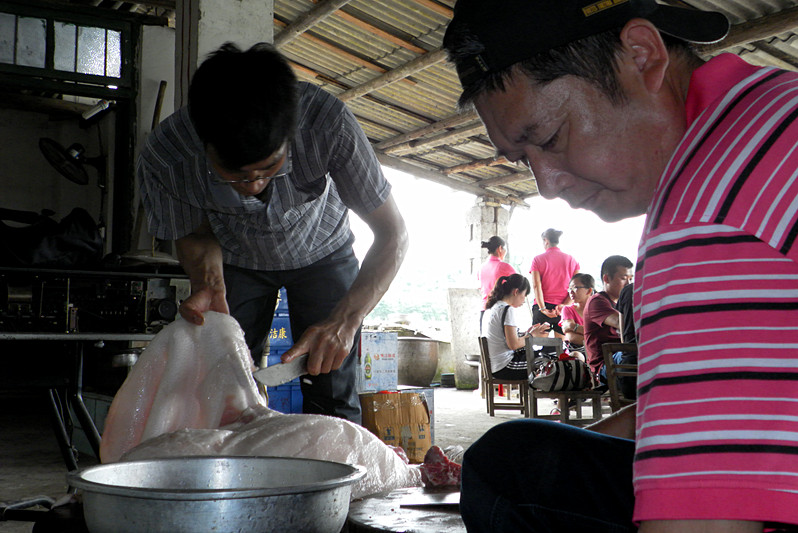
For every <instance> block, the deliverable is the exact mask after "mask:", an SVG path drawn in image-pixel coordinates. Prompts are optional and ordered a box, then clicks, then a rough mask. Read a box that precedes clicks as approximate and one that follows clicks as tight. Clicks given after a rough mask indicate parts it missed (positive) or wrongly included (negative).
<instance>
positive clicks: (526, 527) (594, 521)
mask: <svg viewBox="0 0 798 533" xmlns="http://www.w3.org/2000/svg"><path fill="white" fill-rule="evenodd" d="M633 456H634V441H631V440H626V439H619V438H615V437H608V436H606V435H601V434H599V433H595V432H593V431H589V430H586V429H581V428H577V427H573V426H568V425H565V424H560V423H557V422H551V421H547V420H529V419H526V420H514V421H511V422H505V423H503V424H500V425H498V426H495V427H493V428H492V429H490V430H489V431H488V432H487V433H485V435H483V436H482V437H481V438H480V439H479V440H478V441H477V442H475V443H474V444H473V445H472V446H471V447H470V448H469V449H468V450H467V451H466V453H465V456H464V458H463V473H462V488H461V496H460V512H461V513H462V515H463V520H464V521H465V525H466V527H467V529H468V531H469V532H486V533H487V532H493V533H500V532H504V531H506V532H513V533H515V532H521V531H530V532H551V533H563V532H569V531H580V532H581V531H586V532H587V531H589V532H590V533H627V532H634V531H637V528H636V527H635V525H634V524H633V523H632V511H633V508H634V494H633V489H632V459H633Z"/></svg>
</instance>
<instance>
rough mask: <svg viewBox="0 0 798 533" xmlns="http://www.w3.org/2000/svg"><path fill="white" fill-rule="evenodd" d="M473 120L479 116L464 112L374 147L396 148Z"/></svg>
mask: <svg viewBox="0 0 798 533" xmlns="http://www.w3.org/2000/svg"><path fill="white" fill-rule="evenodd" d="M475 120H479V116H478V115H477V112H476V111H465V112H463V113H458V114H456V115H451V116H448V117H446V118H444V119H441V120H439V121H437V122H433V123H432V124H430V125H429V126H424V127H423V128H419V129H417V130H413V131H408V132H407V133H402V134H401V135H397V136H396V137H391V138H390V139H385V140H384V141H380V142H379V143H378V144H376V145H375V146H374V147H375V148H377V149H378V150H384V149H385V148H389V147H391V146H396V145H397V144H402V143H405V142H408V141H412V140H415V139H420V138H421V137H425V136H427V135H431V134H433V133H438V132H439V131H441V130H446V129H449V128H456V127H457V126H461V125H463V124H466V123H467V122H473V121H475Z"/></svg>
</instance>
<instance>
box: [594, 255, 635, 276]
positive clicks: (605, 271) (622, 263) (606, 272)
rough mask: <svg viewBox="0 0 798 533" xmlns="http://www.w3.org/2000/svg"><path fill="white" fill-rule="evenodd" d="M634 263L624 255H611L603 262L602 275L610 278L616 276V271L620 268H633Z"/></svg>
mask: <svg viewBox="0 0 798 533" xmlns="http://www.w3.org/2000/svg"><path fill="white" fill-rule="evenodd" d="M633 266H634V265H633V264H632V262H631V261H629V259H627V258H626V257H624V256H622V255H611V256H609V257H608V258H607V259H605V260H604V262H603V263H601V277H602V278H603V277H604V276H609V277H610V279H612V278H613V277H615V272H616V271H617V270H618V268H632V267H633Z"/></svg>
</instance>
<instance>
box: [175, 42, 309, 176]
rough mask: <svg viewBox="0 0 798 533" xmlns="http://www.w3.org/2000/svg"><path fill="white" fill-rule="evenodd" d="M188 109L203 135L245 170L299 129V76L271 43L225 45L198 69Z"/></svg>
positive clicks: (228, 162) (230, 163)
mask: <svg viewBox="0 0 798 533" xmlns="http://www.w3.org/2000/svg"><path fill="white" fill-rule="evenodd" d="M188 110H189V114H190V116H191V122H192V123H193V125H194V128H195V129H196V130H197V134H198V135H199V137H200V139H201V140H202V142H203V143H205V144H206V145H211V146H213V148H214V149H215V151H216V153H217V154H218V156H219V158H220V159H221V163H222V164H223V165H224V166H225V167H227V168H229V169H239V168H241V167H243V166H246V165H248V164H251V163H255V162H258V161H261V160H262V159H265V158H267V157H269V156H270V155H271V154H273V153H274V152H276V151H277V150H279V149H280V147H281V146H282V145H283V143H284V142H286V141H287V140H290V139H291V138H293V136H294V132H295V131H296V121H297V80H296V76H295V75H294V72H293V70H292V69H291V66H290V65H289V64H288V61H286V59H285V58H284V57H283V56H282V55H281V54H280V53H279V52H278V51H277V50H276V49H275V48H274V47H273V46H272V45H270V44H267V43H258V44H256V45H254V46H253V47H252V48H250V49H248V50H246V51H242V50H241V49H240V48H238V47H237V46H236V45H235V44H233V43H229V42H228V43H225V44H224V45H222V46H221V47H220V48H219V49H218V50H216V51H215V52H212V53H211V54H210V55H209V56H208V59H206V60H205V61H204V62H203V63H202V64H201V65H200V66H199V68H198V69H197V71H196V73H195V74H194V77H193V78H192V80H191V85H190V87H189V90H188Z"/></svg>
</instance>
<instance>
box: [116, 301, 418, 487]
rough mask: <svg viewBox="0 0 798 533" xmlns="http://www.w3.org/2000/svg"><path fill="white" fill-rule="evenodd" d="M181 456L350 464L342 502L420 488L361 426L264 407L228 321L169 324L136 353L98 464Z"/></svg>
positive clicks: (237, 333)
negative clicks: (349, 484) (359, 471)
mask: <svg viewBox="0 0 798 533" xmlns="http://www.w3.org/2000/svg"><path fill="white" fill-rule="evenodd" d="M187 455H229V456H232V455H239V456H240V455H251V456H256V455H269V456H276V457H302V458H308V459H321V460H327V461H336V462H342V463H350V464H359V465H362V466H365V467H366V469H367V473H366V476H365V477H364V478H363V479H362V480H361V481H360V482H358V483H357V484H356V485H355V486H353V491H352V497H353V498H360V497H363V496H367V495H369V494H374V493H377V492H383V491H390V490H393V489H396V488H403V487H413V486H420V485H421V474H420V472H419V470H418V467H414V466H410V465H407V464H405V463H404V462H403V461H402V459H401V458H400V457H399V456H398V455H397V454H396V453H395V452H394V451H393V450H392V449H391V448H390V447H389V446H387V445H385V444H384V443H383V442H382V441H380V440H379V439H378V438H377V437H376V436H374V435H373V434H372V433H371V432H369V431H368V430H366V429H364V428H363V427H361V426H358V425H356V424H353V423H351V422H348V421H346V420H342V419H339V418H333V417H328V416H321V415H286V414H282V413H278V412H276V411H273V410H271V409H269V408H268V407H267V406H266V404H265V401H264V399H263V397H262V396H261V395H260V393H259V392H258V389H257V386H256V385H255V382H254V380H253V378H252V365H251V359H250V355H249V349H248V348H247V346H246V343H245V342H244V334H243V331H242V330H241V328H240V327H239V325H238V323H237V322H236V321H235V320H234V319H233V318H231V317H230V316H228V315H224V314H220V313H214V312H208V313H206V314H205V324H204V325H203V326H200V327H197V326H194V325H192V324H189V323H188V322H186V321H184V320H182V319H179V320H177V321H176V322H174V323H172V324H170V325H169V326H167V327H165V328H164V329H163V330H162V331H161V332H160V333H159V334H158V335H156V337H155V339H153V341H152V342H151V343H150V345H149V346H148V347H147V349H145V350H144V351H143V352H142V354H141V357H140V358H139V361H138V362H137V363H136V365H135V366H134V367H133V369H132V371H131V373H130V375H129V376H128V378H127V380H125V382H124V384H123V385H122V387H121V388H120V389H119V392H118V393H117V395H116V397H115V398H114V401H113V403H112V404H111V408H110V410H109V412H108V416H107V418H106V422H105V430H104V432H103V436H102V443H101V446H100V456H101V459H102V462H104V463H108V462H114V461H119V460H138V459H149V458H155V457H170V456H187Z"/></svg>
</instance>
